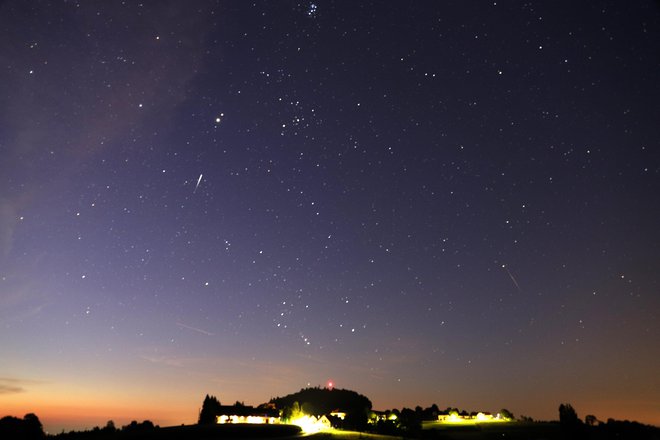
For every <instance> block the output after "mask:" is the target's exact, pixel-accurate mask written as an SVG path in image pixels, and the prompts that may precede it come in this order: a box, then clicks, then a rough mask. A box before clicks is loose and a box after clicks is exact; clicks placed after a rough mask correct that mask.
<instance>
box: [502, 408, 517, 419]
mask: <svg viewBox="0 0 660 440" xmlns="http://www.w3.org/2000/svg"><path fill="white" fill-rule="evenodd" d="M500 415H501V416H502V417H504V418H505V419H508V420H513V419H515V417H513V413H512V412H511V411H509V410H508V409H506V408H502V409H501V410H500Z"/></svg>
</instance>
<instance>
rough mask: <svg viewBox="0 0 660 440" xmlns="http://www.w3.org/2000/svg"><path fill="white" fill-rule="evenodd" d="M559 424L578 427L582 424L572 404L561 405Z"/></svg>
mask: <svg viewBox="0 0 660 440" xmlns="http://www.w3.org/2000/svg"><path fill="white" fill-rule="evenodd" d="M559 423H561V425H562V426H577V425H579V424H580V418H579V417H578V415H577V412H576V411H575V409H573V407H572V406H571V404H570V403H562V404H561V405H559Z"/></svg>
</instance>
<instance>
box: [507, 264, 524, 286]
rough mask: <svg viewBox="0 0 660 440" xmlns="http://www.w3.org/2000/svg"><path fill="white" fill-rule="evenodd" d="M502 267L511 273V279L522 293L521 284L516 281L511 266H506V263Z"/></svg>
mask: <svg viewBox="0 0 660 440" xmlns="http://www.w3.org/2000/svg"><path fill="white" fill-rule="evenodd" d="M502 269H504V270H506V273H508V274H509V278H511V281H513V284H515V285H516V288H517V289H518V292H520V293H522V289H521V288H520V285H519V284H518V281H516V279H515V278H514V276H513V274H512V273H511V271H510V270H509V268H508V267H506V264H503V265H502Z"/></svg>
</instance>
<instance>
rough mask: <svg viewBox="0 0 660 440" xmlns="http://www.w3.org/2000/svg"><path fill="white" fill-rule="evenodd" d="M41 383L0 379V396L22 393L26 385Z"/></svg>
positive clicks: (37, 381) (6, 378) (11, 378)
mask: <svg viewBox="0 0 660 440" xmlns="http://www.w3.org/2000/svg"><path fill="white" fill-rule="evenodd" d="M41 383H43V382H42V381H39V380H30V379H19V378H14V377H0V395H4V394H18V393H24V392H26V391H27V390H26V389H25V386H26V385H32V384H41Z"/></svg>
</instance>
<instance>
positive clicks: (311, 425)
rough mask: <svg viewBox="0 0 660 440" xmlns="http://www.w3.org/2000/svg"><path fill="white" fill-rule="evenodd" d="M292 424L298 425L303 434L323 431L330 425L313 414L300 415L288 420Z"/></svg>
mask: <svg viewBox="0 0 660 440" xmlns="http://www.w3.org/2000/svg"><path fill="white" fill-rule="evenodd" d="M289 423H291V424H292V425H298V426H300V429H302V430H303V432H304V433H305V434H314V433H317V432H320V431H325V430H327V429H329V428H330V427H329V426H328V425H327V424H324V423H323V421H322V418H321V419H317V418H316V417H314V416H308V415H304V416H300V417H296V418H295V419H291V420H290V421H289Z"/></svg>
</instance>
